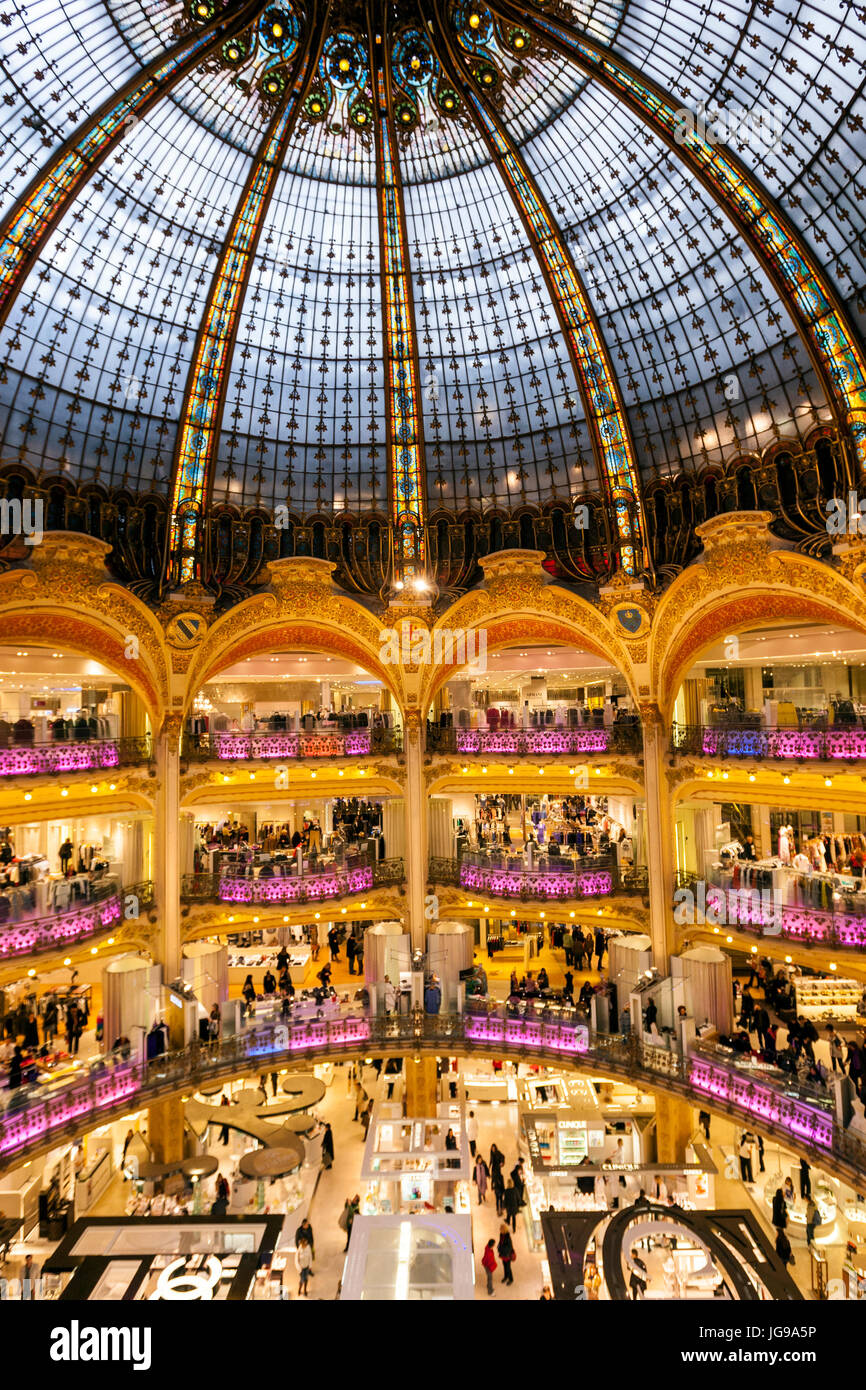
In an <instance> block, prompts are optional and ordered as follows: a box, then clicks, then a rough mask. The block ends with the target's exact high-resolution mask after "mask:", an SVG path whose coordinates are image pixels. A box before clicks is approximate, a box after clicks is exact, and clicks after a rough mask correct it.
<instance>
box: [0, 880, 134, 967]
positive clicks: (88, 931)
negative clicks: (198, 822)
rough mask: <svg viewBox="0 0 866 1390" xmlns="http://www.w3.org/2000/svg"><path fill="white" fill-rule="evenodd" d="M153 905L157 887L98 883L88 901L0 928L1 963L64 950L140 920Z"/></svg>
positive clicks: (92, 889) (94, 885) (93, 886)
mask: <svg viewBox="0 0 866 1390" xmlns="http://www.w3.org/2000/svg"><path fill="white" fill-rule="evenodd" d="M152 905H153V884H152V883H150V882H146V883H135V884H133V885H132V886H131V887H129V888H120V887H118V885H117V884H116V883H106V884H102V883H99V882H96V883H94V884H93V885H92V887H91V893H90V897H89V899H88V900H87V902H82V903H81V904H80V905H79V906H78V907H76V908H72V909H70V910H69V911H68V912H60V913H53V914H52V915H51V916H50V917H30V918H26V917H25V918H22V919H21V920H20V921H19V922H14V923H6V924H5V925H4V926H2V927H0V960H11V959H14V958H15V957H18V956H32V955H40V954H43V953H44V952H45V951H61V950H64V949H66V948H67V947H69V946H76V945H77V944H78V943H79V942H80V941H84V940H86V939H87V938H88V937H90V936H95V935H97V934H98V933H99V932H103V931H108V930H109V929H110V928H111V927H116V926H117V925H118V924H119V923H120V922H121V921H123V920H124V919H125V918H133V917H138V916H139V915H140V913H141V912H143V911H144V910H145V909H146V908H148V907H151V906H152Z"/></svg>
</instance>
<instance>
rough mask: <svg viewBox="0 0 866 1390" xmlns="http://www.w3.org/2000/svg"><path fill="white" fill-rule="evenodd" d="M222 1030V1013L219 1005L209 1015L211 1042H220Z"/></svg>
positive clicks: (208, 1032) (208, 1025) (215, 1005)
mask: <svg viewBox="0 0 866 1390" xmlns="http://www.w3.org/2000/svg"><path fill="white" fill-rule="evenodd" d="M221 1028H222V1011H221V1009H220V1006H219V1004H214V1006H213V1008H212V1009H211V1011H210V1014H209V1015H208V1020H207V1035H208V1039H209V1041H210V1042H212V1043H215V1042H219V1036H220V1030H221Z"/></svg>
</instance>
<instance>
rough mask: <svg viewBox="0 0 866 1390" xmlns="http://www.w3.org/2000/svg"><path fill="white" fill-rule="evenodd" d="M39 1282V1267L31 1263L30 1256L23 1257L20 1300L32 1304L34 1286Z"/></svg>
mask: <svg viewBox="0 0 866 1390" xmlns="http://www.w3.org/2000/svg"><path fill="white" fill-rule="evenodd" d="M38 1282H39V1266H38V1265H35V1264H34V1263H33V1256H32V1255H25V1256H24V1268H23V1269H22V1271H21V1298H22V1300H25V1301H27V1302H32V1301H34V1300H35V1298H36V1286H37V1284H38Z"/></svg>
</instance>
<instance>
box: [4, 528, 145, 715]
mask: <svg viewBox="0 0 866 1390" xmlns="http://www.w3.org/2000/svg"><path fill="white" fill-rule="evenodd" d="M109 548H110V547H109V546H108V545H106V544H105V543H104V542H103V541H98V540H94V539H93V538H92V537H88V536H75V537H69V536H66V535H64V534H62V533H54V534H52V533H50V532H49V533H48V534H47V535H46V536H45V537H44V538H43V540H42V543H41V544H40V545H39V546H35V547H34V554H33V557H32V561H31V566H32V567H30V568H26V569H25V568H24V567H22V568H21V569H14V570H7V571H6V573H5V574H2V575H0V642H30V643H38V644H40V645H43V646H47V647H67V648H69V649H71V650H73V651H75V652H77V653H79V654H80V655H82V656H88V657H92V658H94V659H97V660H99V661H100V662H101V663H102V664H103V665H104V666H108V667H109V668H110V669H111V670H112V671H113V672H114V673H115V675H118V676H121V677H122V678H123V679H124V680H125V681H127V682H128V683H129V685H130V686H131V687H132V689H133V690H134V691H135V692H136V694H137V695H138V696H139V697H140V698H141V700H142V701H143V703H144V706H145V709H146V710H147V713H148V715H149V717H150V721H151V727H152V728H153V729H154V730H155V731H158V730H159V728H160V726H161V724H162V719H163V714H164V711H165V709H166V707H167V704H168V669H167V664H166V657H165V646H164V638H163V633H162V629H161V627H160V626H159V624H158V622H157V621H156V619H155V617H154V615H153V614H152V613H151V612H150V610H149V609H148V608H146V607H145V605H144V604H143V603H141V602H140V600H139V599H137V598H136V597H135V595H134V594H131V593H130V592H129V590H128V589H125V588H123V587H122V586H121V585H119V584H116V583H114V582H113V581H112V580H110V579H109V578H108V576H107V574H106V571H105V555H106V554H107V552H108V550H109ZM130 638H134V639H135V644H136V645H135V646H134V647H133V646H131V645H130ZM132 652H134V653H135V655H130V653H132Z"/></svg>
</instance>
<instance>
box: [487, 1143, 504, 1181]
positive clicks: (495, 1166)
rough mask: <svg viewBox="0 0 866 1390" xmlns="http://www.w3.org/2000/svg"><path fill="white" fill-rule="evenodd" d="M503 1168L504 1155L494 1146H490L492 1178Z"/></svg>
mask: <svg viewBox="0 0 866 1390" xmlns="http://www.w3.org/2000/svg"><path fill="white" fill-rule="evenodd" d="M504 1167H505V1154H504V1153H503V1152H502V1150H501V1149H499V1148H497V1146H496V1145H495V1144H491V1145H490V1172H491V1174H492V1175H493V1177H495V1176H496V1174H497V1172H501V1171H502V1169H503V1168H504Z"/></svg>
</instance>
